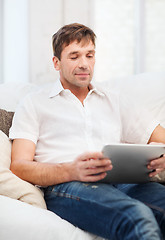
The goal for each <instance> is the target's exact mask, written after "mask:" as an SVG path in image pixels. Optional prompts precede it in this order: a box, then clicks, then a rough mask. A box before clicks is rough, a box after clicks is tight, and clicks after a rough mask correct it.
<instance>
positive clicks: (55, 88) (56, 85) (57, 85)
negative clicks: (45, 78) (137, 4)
mask: <svg viewBox="0 0 165 240" xmlns="http://www.w3.org/2000/svg"><path fill="white" fill-rule="evenodd" d="M63 90H64V88H63V86H62V84H61V81H60V79H58V80H57V81H56V82H55V83H54V85H53V88H52V89H51V91H50V93H49V97H50V98H52V97H55V96H57V95H58V94H59V93H60V92H62V91H63Z"/></svg>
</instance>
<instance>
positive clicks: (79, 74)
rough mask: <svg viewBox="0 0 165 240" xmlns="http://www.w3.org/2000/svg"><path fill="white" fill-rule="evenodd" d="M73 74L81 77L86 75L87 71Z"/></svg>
mask: <svg viewBox="0 0 165 240" xmlns="http://www.w3.org/2000/svg"><path fill="white" fill-rule="evenodd" d="M75 75H77V76H82V77H86V76H88V75H89V73H76V74H75Z"/></svg>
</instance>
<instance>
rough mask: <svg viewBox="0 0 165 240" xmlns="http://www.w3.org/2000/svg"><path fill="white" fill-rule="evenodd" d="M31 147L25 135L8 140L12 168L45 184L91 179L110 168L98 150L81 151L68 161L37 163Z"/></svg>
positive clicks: (34, 182) (16, 172) (40, 183)
mask: <svg viewBox="0 0 165 240" xmlns="http://www.w3.org/2000/svg"><path fill="white" fill-rule="evenodd" d="M35 148H36V146H35V144H34V143H33V142H32V141H30V140H26V139H15V140H14V141H13V144H12V162H11V170H12V172H13V173H14V174H15V175H17V176H18V177H20V178H21V179H23V180H25V181H28V182H31V183H32V184H36V185H40V186H49V185H56V184H60V183H64V182H70V181H84V182H88V181H89V182H95V181H99V180H101V179H103V178H104V177H105V176H106V173H105V172H106V171H108V170H111V169H112V165H111V161H110V160H109V159H107V158H104V157H103V155H102V153H98V152H95V153H84V154H82V155H80V156H78V157H77V159H75V160H74V161H73V162H69V163H56V164H52V163H39V162H36V161H34V160H33V159H34V154H35ZM95 174H99V175H95Z"/></svg>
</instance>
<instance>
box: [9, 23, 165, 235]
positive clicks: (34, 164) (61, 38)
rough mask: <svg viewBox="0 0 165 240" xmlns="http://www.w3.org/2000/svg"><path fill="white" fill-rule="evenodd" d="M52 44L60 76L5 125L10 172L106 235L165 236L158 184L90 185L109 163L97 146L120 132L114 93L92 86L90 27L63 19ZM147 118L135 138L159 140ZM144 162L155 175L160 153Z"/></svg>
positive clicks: (55, 207)
mask: <svg viewBox="0 0 165 240" xmlns="http://www.w3.org/2000/svg"><path fill="white" fill-rule="evenodd" d="M53 50H54V57H53V63H54V67H55V69H56V70H57V71H59V74H60V79H59V80H58V81H57V82H55V84H54V86H53V87H48V88H44V89H41V90H39V91H38V92H36V93H32V94H30V95H28V96H27V97H26V98H25V100H24V102H23V103H22V104H21V105H20V107H19V108H18V110H17V112H16V114H15V117H14V120H13V126H12V128H11V130H10V138H11V139H14V141H13V146H12V164H11V170H12V171H13V172H14V173H15V174H16V175H18V176H19V177H20V178H22V179H24V180H26V181H29V182H31V183H33V184H36V185H39V186H42V187H44V193H45V200H46V203H47V207H48V209H50V210H52V211H54V212H55V213H56V214H58V215H59V216H61V217H62V218H64V219H66V220H68V221H69V222H71V223H72V224H74V225H75V226H78V227H80V228H82V229H84V230H86V231H89V232H92V233H94V234H96V235H99V236H102V237H105V238H107V239H122V240H124V239H131V240H132V239H134V240H136V239H145V240H147V239H148V240H154V239H155V240H158V239H161V238H162V237H163V239H165V188H164V186H163V185H160V184H158V183H148V184H103V183H95V182H97V181H99V180H101V179H103V178H104V177H105V176H106V171H108V170H111V169H112V167H113V166H112V164H111V161H110V159H107V158H105V157H104V156H103V154H102V153H101V150H102V147H103V146H104V145H105V144H107V143H111V142H116V143H119V142H120V141H121V137H122V139H123V137H124V136H122V130H121V129H122V127H121V119H120V111H119V106H118V98H117V96H116V95H115V94H114V93H110V92H109V91H107V90H103V89H102V88H96V87H94V85H92V84H91V80H92V76H93V70H94V64H95V34H94V32H93V31H92V30H91V29H89V28H88V27H86V26H83V25H81V24H70V25H66V26H64V27H62V28H61V29H60V30H59V31H58V32H57V33H56V34H54V36H53ZM149 121H150V130H149V129H148V127H147V126H145V127H146V129H148V130H146V132H145V133H143V134H142V135H143V137H142V136H139V135H138V134H137V137H136V136H135V135H136V131H134V139H136V140H137V143H146V138H148V143H150V142H164V143H165V130H164V128H162V127H161V126H160V125H158V123H157V122H154V121H151V120H149ZM151 122H152V124H151ZM141 124H143V123H141ZM151 125H152V130H151ZM138 126H139V128H140V127H141V126H140V124H138ZM145 127H144V126H142V127H141V129H145ZM135 129H136V125H135ZM141 129H138V131H141ZM131 130H132V129H130V131H131ZM138 131H137V132H138ZM125 140H126V139H125ZM148 168H149V169H153V170H155V169H156V171H155V172H154V173H151V174H150V176H154V175H156V174H157V173H158V172H160V171H162V170H163V169H165V157H162V158H159V159H155V160H153V161H151V162H150V164H149V165H148ZM93 182H94V183H93Z"/></svg>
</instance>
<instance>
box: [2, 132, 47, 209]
mask: <svg viewBox="0 0 165 240" xmlns="http://www.w3.org/2000/svg"><path fill="white" fill-rule="evenodd" d="M10 163H11V141H10V140H9V138H8V137H7V136H6V135H5V134H4V133H3V132H2V131H0V195H4V196H7V197H10V198H14V199H18V200H21V201H23V202H26V203H29V204H31V205H34V206H37V207H41V208H46V204H45V201H44V198H43V196H42V193H41V191H40V189H39V188H37V187H35V186H34V185H32V184H30V183H28V182H26V181H23V180H22V179H20V178H18V177H17V176H16V175H15V174H13V173H12V172H11V171H10Z"/></svg>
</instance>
